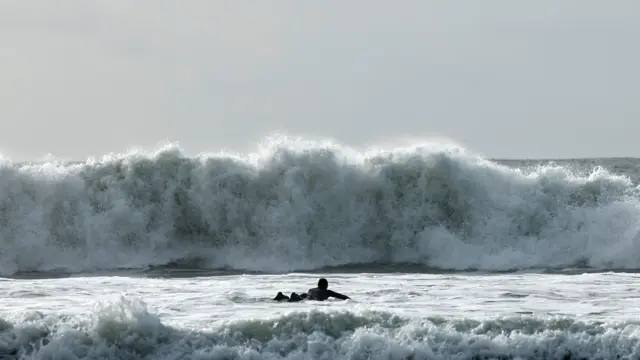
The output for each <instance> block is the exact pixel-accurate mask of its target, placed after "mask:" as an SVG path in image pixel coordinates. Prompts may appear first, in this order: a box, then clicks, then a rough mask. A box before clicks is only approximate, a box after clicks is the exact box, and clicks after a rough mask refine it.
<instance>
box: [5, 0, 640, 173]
mask: <svg viewBox="0 0 640 360" xmlns="http://www.w3.org/2000/svg"><path fill="white" fill-rule="evenodd" d="M639 39H640V1H637V0H628V1H625V0H615V1H591V0H575V1H571V0H562V1H557V0H536V1H533V0H529V1H512V0H504V1H491V0H488V1H471V0H468V1H444V0H442V1H426V0H416V1H412V0H403V1H398V2H395V1H388V0H385V1H376V0H366V1H365V0H358V1H355V0H354V1H352V0H348V1H338V0H328V1H313V2H312V1H300V0H274V1H244V0H233V1H231V0H229V1H214V0H203V1H197V0H187V1H180V2H178V1H168V0H153V1H151V0H146V1H144V0H136V1H131V0H127V1H123V0H116V1H114V0H109V1H86V0H82V1H81V0H78V1H66V0H58V1H51V0H29V1H24V0H7V1H5V2H3V3H2V10H1V11H0V43H1V44H2V51H0V152H2V153H3V154H5V155H8V156H10V157H12V158H13V159H14V160H22V159H36V158H41V157H42V156H43V155H45V154H48V153H50V154H53V155H54V156H56V157H60V158H66V159H77V160H81V159H85V158H86V157H88V156H99V155H102V154H105V153H109V152H123V151H126V150H127V149H128V148H131V147H133V146H143V147H153V146H155V145H157V144H158V143H159V142H163V141H172V142H179V143H180V144H181V146H182V147H183V148H184V149H186V150H187V151H188V152H190V153H194V154H195V153H198V152H203V151H218V150H220V149H231V150H237V151H247V150H250V149H251V148H252V147H253V146H255V144H256V142H258V141H260V140H261V139H263V138H264V137H265V136H266V135H268V134H270V133H274V132H281V133H282V132H284V133H288V134H291V135H298V136H306V135H308V136H313V137H322V138H331V139H334V140H336V141H338V142H340V143H343V144H345V145H349V146H354V147H366V146H368V145H375V144H380V143H384V144H392V143H394V142H395V141H396V140H397V139H402V138H407V137H412V138H415V139H420V138H430V137H446V138H449V139H452V140H453V141H455V142H458V143H460V144H462V145H464V146H465V147H467V148H468V149H470V150H473V151H475V152H478V153H481V154H484V155H486V156H490V157H508V158H517V157H590V156H640V141H638V138H639V137H640V96H639V95H640V40H639Z"/></svg>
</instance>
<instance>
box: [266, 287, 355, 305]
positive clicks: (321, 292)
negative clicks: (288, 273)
mask: <svg viewBox="0 0 640 360" xmlns="http://www.w3.org/2000/svg"><path fill="white" fill-rule="evenodd" d="M330 297H334V298H336V299H340V300H347V299H349V297H348V296H346V295H342V294H340V293H337V292H335V291H332V290H328V289H320V288H313V289H309V291H308V292H307V293H306V294H305V293H302V294H300V295H298V294H296V293H291V296H287V295H284V294H283V293H282V292H279V293H278V295H276V297H275V298H274V299H273V300H276V301H285V300H286V301H287V302H298V301H302V300H305V299H306V300H316V301H324V300H327V299H328V298H330Z"/></svg>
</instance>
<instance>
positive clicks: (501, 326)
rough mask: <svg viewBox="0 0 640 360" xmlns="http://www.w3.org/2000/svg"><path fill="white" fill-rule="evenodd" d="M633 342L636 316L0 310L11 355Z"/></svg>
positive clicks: (603, 355)
mask: <svg viewBox="0 0 640 360" xmlns="http://www.w3.org/2000/svg"><path fill="white" fill-rule="evenodd" d="M639 349H640V326H639V325H638V324H637V323H634V322H621V323H610V324H604V323H588V322H581V321H577V320H574V319H571V318H538V317H524V316H523V317H505V318H494V319H486V320H472V319H444V318H435V317H434V318H422V319H419V318H411V319H409V318H403V317H399V316H396V315H393V314H390V313H385V312H367V311H364V312H361V313H353V312H346V311H345V312H320V311H310V312H292V313H289V314H287V315H283V316H281V317H278V318H273V319H260V320H241V321H229V322H224V323H219V324H217V325H215V326H213V327H212V328H210V329H207V330H203V329H184V328H178V327H172V326H169V325H166V324H163V323H162V321H161V320H160V318H158V317H157V316H156V315H154V314H152V313H150V312H149V311H148V310H147V309H146V307H145V305H144V303H141V302H137V301H130V300H126V299H123V300H122V301H121V302H118V303H113V304H107V305H106V306H103V307H101V308H97V309H96V311H95V313H93V314H91V315H89V316H81V315H78V316H61V315H54V314H42V313H28V314H27V313H25V314H21V315H19V316H17V317H15V318H12V319H0V357H2V356H4V358H13V359H27V358H28V359H303V358H304V359H403V360H404V359H416V360H417V359H626V358H629V359H632V358H638V357H639V356H640V352H639Z"/></svg>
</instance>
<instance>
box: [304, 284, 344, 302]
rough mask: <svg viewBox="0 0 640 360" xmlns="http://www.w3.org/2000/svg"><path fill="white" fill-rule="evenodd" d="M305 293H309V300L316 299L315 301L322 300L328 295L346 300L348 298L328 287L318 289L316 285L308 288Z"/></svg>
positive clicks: (328, 296)
mask: <svg viewBox="0 0 640 360" xmlns="http://www.w3.org/2000/svg"><path fill="white" fill-rule="evenodd" d="M307 294H309V300H317V301H324V300H327V299H328V298H330V297H334V298H336V299H340V300H347V299H348V298H349V297H348V296H346V295H342V294H340V293H337V292H335V291H332V290H329V289H320V288H317V287H316V288H313V289H309V291H307Z"/></svg>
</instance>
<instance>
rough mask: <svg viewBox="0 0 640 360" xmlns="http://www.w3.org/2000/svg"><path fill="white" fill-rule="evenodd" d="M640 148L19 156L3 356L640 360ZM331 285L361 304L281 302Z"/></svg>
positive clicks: (2, 248) (2, 173)
mask: <svg viewBox="0 0 640 360" xmlns="http://www.w3.org/2000/svg"><path fill="white" fill-rule="evenodd" d="M639 181H640V159H634V158H617V159H575V160H493V159H486V158H483V157H481V156H478V155H476V154H474V153H471V152H469V151H467V150H465V149H461V148H458V147H455V146H445V145H438V144H430V143H422V144H417V145H415V146H411V147H404V148H395V149H394V148H388V149H379V150H375V151H374V150H371V151H368V152H359V151H356V150H353V149H349V148H346V147H342V146H340V145H339V144H335V143H320V142H312V141H286V140H282V141H275V140H274V141H272V142H270V143H268V144H266V145H265V146H264V147H263V148H261V150H260V151H256V152H255V153H252V154H248V155H246V156H240V155H229V154H217V155H202V156H199V157H189V156H187V155H185V154H184V153H183V152H182V151H181V150H180V148H178V147H173V146H167V147H165V148H161V149H158V150H154V151H149V152H131V153H129V154H126V155H112V156H105V157H104V158H101V159H95V160H91V161H85V162H73V163H62V162H60V163H55V162H51V163H42V162H41V163H34V164H30V163H11V162H8V161H4V162H2V161H0V275H2V276H3V278H0V285H1V286H2V287H1V289H2V290H3V291H2V293H3V296H2V298H1V300H0V301H2V302H1V303H0V305H1V306H0V359H1V358H3V356H4V358H8V359H639V358H640V322H638V320H639V319H638V316H639V315H640V310H638V309H639V307H638V305H640V301H638V300H637V299H638V298H639V296H640V287H639V286H638V277H639V276H638V270H639V269H640V187H639ZM319 276H324V277H326V278H327V279H328V280H329V283H330V287H331V288H334V289H335V290H336V291H339V292H341V293H345V294H347V295H349V296H351V297H352V300H348V301H326V302H322V303H313V302H303V303H296V304H287V303H275V302H273V301H271V300H270V299H271V298H272V297H273V296H275V294H276V293H277V292H278V291H283V292H284V293H289V292H292V291H296V292H301V291H306V290H307V289H308V288H311V287H314V286H315V283H316V282H317V278H318V277H319Z"/></svg>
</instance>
